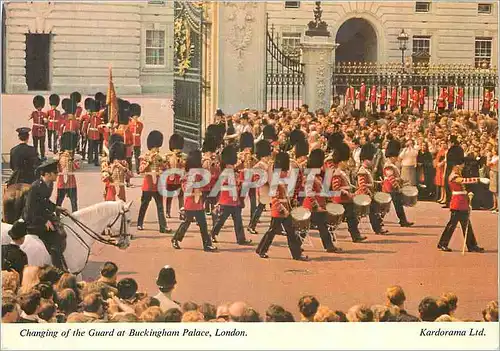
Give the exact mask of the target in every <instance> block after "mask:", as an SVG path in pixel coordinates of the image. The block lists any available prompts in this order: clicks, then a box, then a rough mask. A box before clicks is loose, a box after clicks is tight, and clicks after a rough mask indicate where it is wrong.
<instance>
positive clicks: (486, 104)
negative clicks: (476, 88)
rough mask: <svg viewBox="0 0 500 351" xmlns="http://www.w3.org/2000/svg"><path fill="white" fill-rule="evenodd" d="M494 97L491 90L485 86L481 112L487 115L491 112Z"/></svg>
mask: <svg viewBox="0 0 500 351" xmlns="http://www.w3.org/2000/svg"><path fill="white" fill-rule="evenodd" d="M492 97H493V96H492V93H491V92H490V91H489V89H486V88H485V89H484V94H483V101H482V105H481V113H482V114H483V115H487V114H488V113H490V109H491V99H492Z"/></svg>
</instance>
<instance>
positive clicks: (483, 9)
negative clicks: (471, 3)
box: [477, 4, 492, 15]
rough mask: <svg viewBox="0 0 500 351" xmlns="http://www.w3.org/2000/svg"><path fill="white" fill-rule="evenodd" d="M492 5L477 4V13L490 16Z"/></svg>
mask: <svg viewBox="0 0 500 351" xmlns="http://www.w3.org/2000/svg"><path fill="white" fill-rule="evenodd" d="M491 6H492V4H477V12H478V13H484V14H488V15H489V14H491Z"/></svg>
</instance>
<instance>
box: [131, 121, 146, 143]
mask: <svg viewBox="0 0 500 351" xmlns="http://www.w3.org/2000/svg"><path fill="white" fill-rule="evenodd" d="M128 128H129V129H130V132H131V133H132V139H133V143H132V146H134V147H138V146H141V134H142V130H143V129H144V124H143V123H142V122H141V121H139V120H138V119H132V120H131V121H130V123H129V127H128Z"/></svg>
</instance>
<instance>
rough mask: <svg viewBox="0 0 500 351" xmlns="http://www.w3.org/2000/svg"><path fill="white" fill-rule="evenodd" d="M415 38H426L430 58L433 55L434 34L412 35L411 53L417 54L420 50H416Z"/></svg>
mask: <svg viewBox="0 0 500 351" xmlns="http://www.w3.org/2000/svg"><path fill="white" fill-rule="evenodd" d="M415 40H425V41H427V42H428V43H429V50H428V51H427V53H428V54H429V60H430V58H431V57H432V36H430V35H414V36H412V38H411V53H412V55H413V54H416V53H417V52H420V51H422V50H420V51H415Z"/></svg>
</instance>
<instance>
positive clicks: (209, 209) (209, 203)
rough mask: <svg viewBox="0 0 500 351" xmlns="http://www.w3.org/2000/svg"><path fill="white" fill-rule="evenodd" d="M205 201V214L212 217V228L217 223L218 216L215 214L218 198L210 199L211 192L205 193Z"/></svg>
mask: <svg viewBox="0 0 500 351" xmlns="http://www.w3.org/2000/svg"><path fill="white" fill-rule="evenodd" d="M203 201H204V202H205V213H206V214H207V215H208V214H210V216H211V217H212V227H213V226H214V225H215V222H216V221H217V215H216V214H215V211H214V210H215V205H216V204H217V197H210V191H204V192H203Z"/></svg>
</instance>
